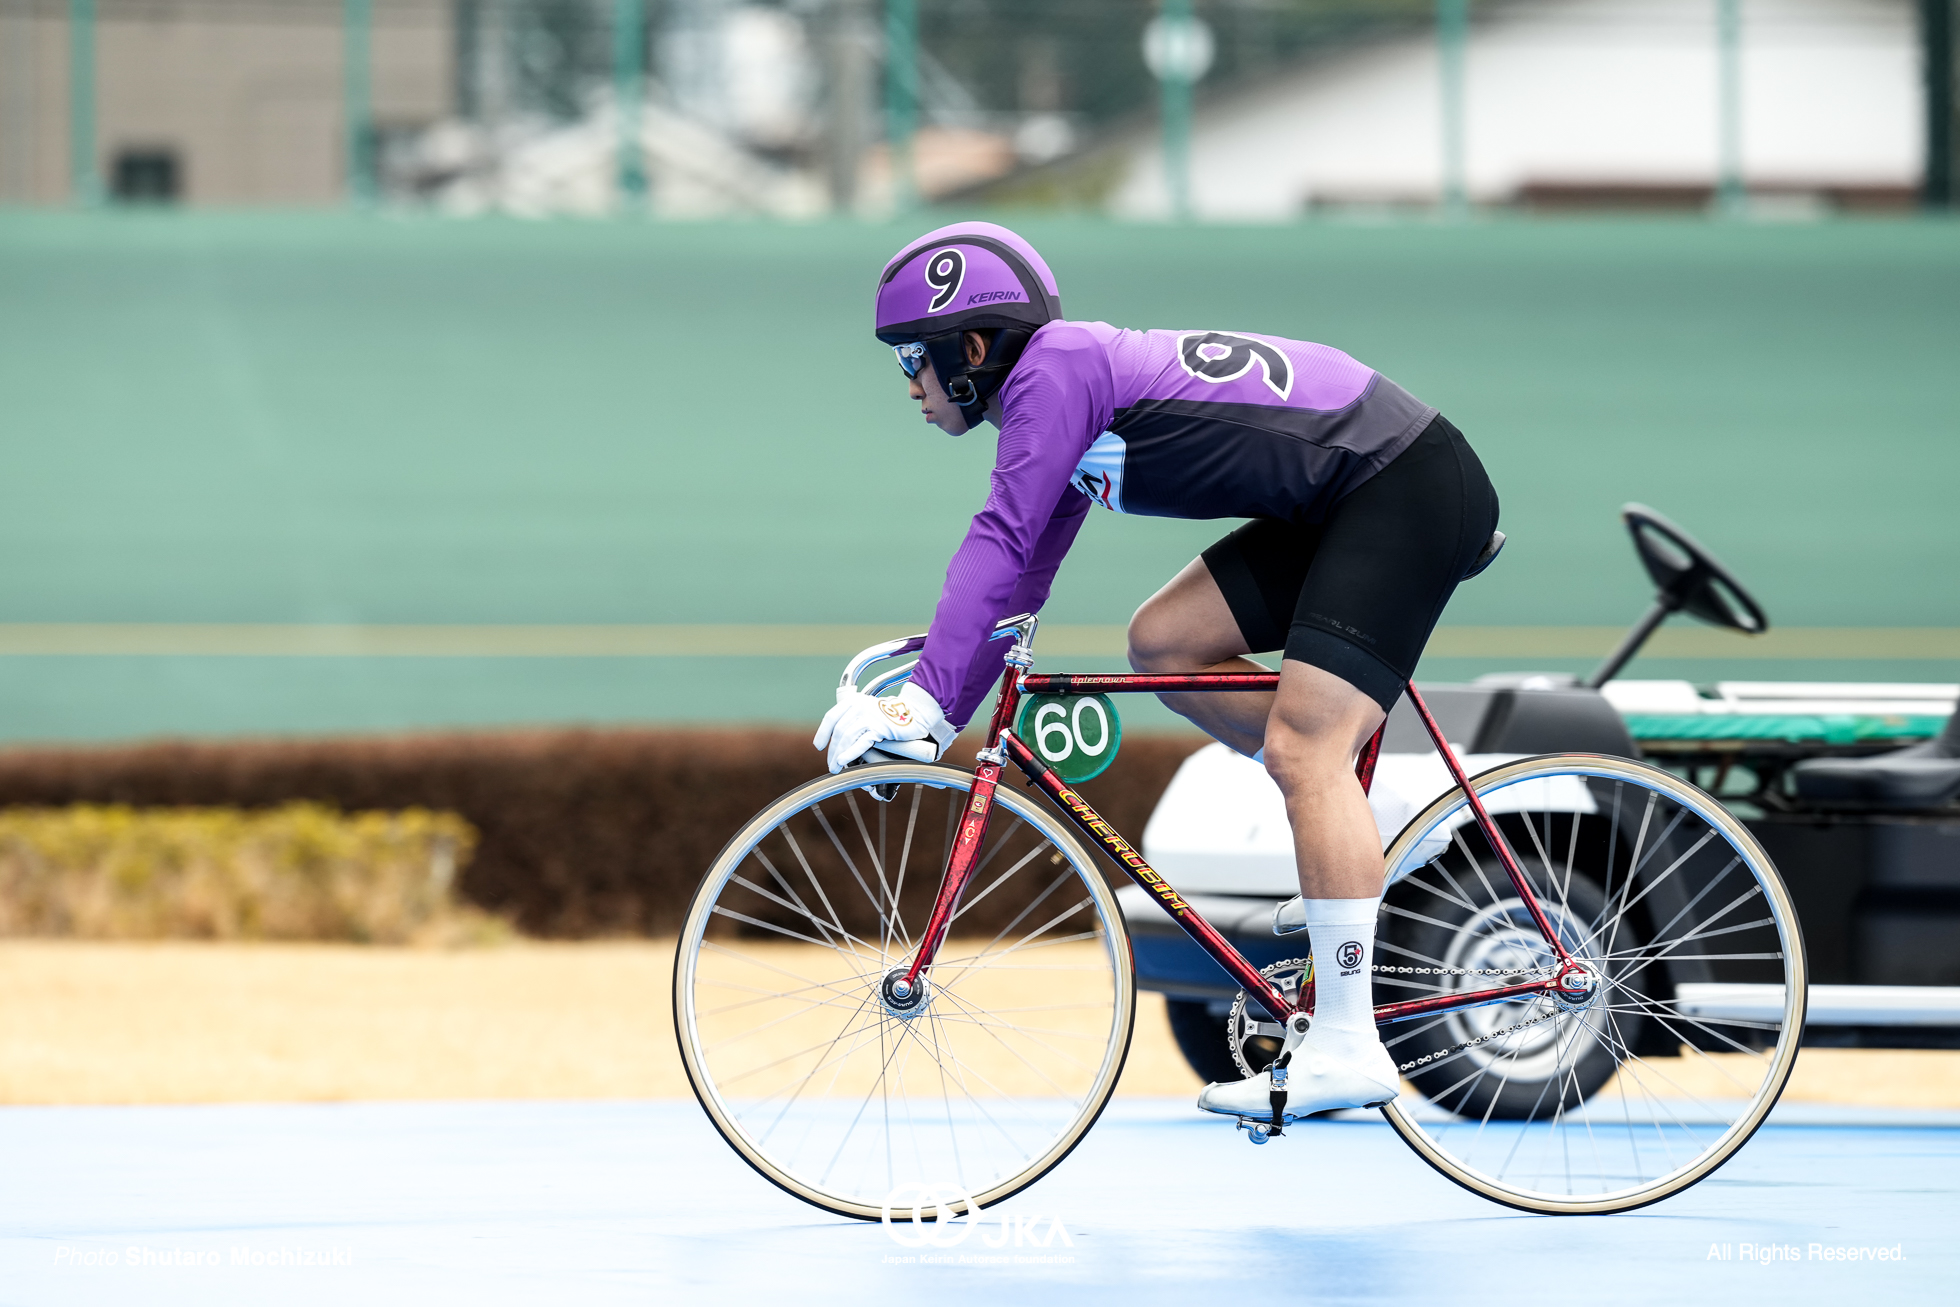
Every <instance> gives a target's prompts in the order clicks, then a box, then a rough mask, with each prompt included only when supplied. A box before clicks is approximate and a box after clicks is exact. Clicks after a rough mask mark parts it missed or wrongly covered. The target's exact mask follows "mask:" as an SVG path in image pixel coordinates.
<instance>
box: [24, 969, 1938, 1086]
mask: <svg viewBox="0 0 1960 1307" xmlns="http://www.w3.org/2000/svg"><path fill="white" fill-rule="evenodd" d="M672 967H673V949H672V945H671V944H667V943H662V942H656V941H622V942H617V943H580V944H544V943H530V942H525V943H516V944H509V945H504V946H497V947H486V948H476V949H460V950H453V951H439V950H417V949H397V948H373V947H362V946H358V945H312V944H277V945H270V944H268V945H254V944H193V943H164V944H97V943H78V942H66V941H60V942H57V941H38V940H36V941H24V940H10V941H6V942H4V943H0V1103H218V1102H277V1101H323V1100H324V1101H331V1100H342V1099H464V1098H547V1099H549V1098H645V1097H681V1096H685V1095H686V1094H687V1093H688V1088H687V1082H686V1079H685V1077H684V1076H683V1074H682V1071H681V1066H680V1060H679V1057H678V1055H677V1054H676V1052H675V1047H674V1037H673V1031H672V1026H671V1021H670V1018H669V1016H668V986H669V983H670V977H671V974H672ZM1140 998H1141V1001H1140V1003H1139V1005H1138V1011H1137V1027H1136V1040H1135V1043H1134V1045H1133V1046H1132V1049H1131V1053H1130V1059H1129V1063H1128V1065H1127V1067H1126V1068H1125V1070H1124V1073H1123V1079H1122V1082H1121V1084H1120V1086H1119V1089H1118V1092H1119V1093H1124V1094H1133V1095H1165V1094H1168V1095H1177V1096H1181V1095H1185V1094H1195V1093H1196V1091H1197V1090H1198V1088H1199V1081H1198V1079H1197V1077H1196V1076H1194V1075H1193V1074H1192V1073H1191V1072H1190V1071H1189V1069H1187V1068H1186V1067H1185V1065H1184V1062H1183V1059H1182V1058H1181V1057H1180V1056H1179V1055H1178V1052H1177V1049H1176V1047H1175V1045H1173V1044H1172V1042H1171V1038H1170V1031H1169V1029H1168V1027H1167V1025H1166V1023H1165V1019H1164V1013H1163V1003H1162V1000H1161V999H1160V998H1158V997H1157V996H1156V995H1154V994H1144V995H1141V996H1140ZM1682 1087H1683V1088H1691V1086H1689V1085H1687V1084H1686V1083H1685V1082H1684V1083H1683V1086H1682ZM1786 1096H1787V1097H1789V1098H1791V1099H1795V1100H1802V1101H1811V1102H1835V1103H1858V1104H1867V1105H1873V1106H1896V1107H1960V1052H1954V1053H1949V1052H1916V1051H1912V1052H1890V1051H1885V1052H1875V1051H1852V1050H1838V1049H1814V1050H1810V1051H1807V1052H1805V1053H1804V1054H1803V1056H1802V1057H1801V1058H1800V1059H1799V1060H1798V1063H1797V1070H1796V1075H1795V1077H1794V1078H1793V1079H1792V1081H1791V1085H1790V1088H1789V1090H1788V1091H1787V1094H1786Z"/></svg>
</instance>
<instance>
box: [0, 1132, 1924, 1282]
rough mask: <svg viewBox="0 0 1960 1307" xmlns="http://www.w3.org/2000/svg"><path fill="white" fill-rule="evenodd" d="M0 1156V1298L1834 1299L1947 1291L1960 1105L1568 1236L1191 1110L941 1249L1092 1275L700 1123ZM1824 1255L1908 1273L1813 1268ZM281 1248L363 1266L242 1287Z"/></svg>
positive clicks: (127, 1146) (90, 1139) (168, 1137)
mask: <svg viewBox="0 0 1960 1307" xmlns="http://www.w3.org/2000/svg"><path fill="white" fill-rule="evenodd" d="M0 1156H4V1157H5V1158H6V1173H7V1184H6V1185H5V1187H4V1190H0V1231H4V1235H3V1236H0V1303H4V1304H55V1303H59V1304H63V1307H84V1305H86V1304H96V1303H103V1304H117V1305H118V1307H122V1305H123V1304H138V1303H145V1304H146V1303H186V1304H209V1303H233V1302H240V1303H270V1302H278V1303H281V1304H310V1303H332V1304H336V1305H338V1304H348V1303H363V1304H369V1303H417V1304H422V1303H429V1304H442V1303H468V1304H471V1307H493V1305H496V1304H504V1303H552V1304H586V1303H615V1302H617V1303H634V1304H648V1303H656V1302H657V1303H663V1304H664V1303H676V1302H686V1303H693V1302H703V1303H705V1302H726V1301H728V1300H729V1298H728V1295H729V1293H730V1291H739V1290H743V1289H747V1290H751V1291H760V1296H758V1297H756V1298H753V1299H751V1301H756V1302H760V1303H766V1304H771V1305H772V1307H773V1305H774V1304H778V1303H793V1304H798V1307H801V1304H809V1303H833V1302H834V1303H852V1304H865V1303H880V1302H886V1303H888V1302H896V1301H908V1300H909V1301H919V1302H927V1303H955V1302H956V1303H972V1302H1013V1303H1016V1304H1017V1305H1019V1304H1036V1303H1041V1302H1045V1301H1067V1302H1069V1303H1071V1304H1076V1303H1088V1302H1123V1303H1180V1304H1181V1303H1190V1302H1198V1301H1217V1300H1218V1294H1219V1293H1220V1292H1221V1291H1224V1292H1230V1293H1235V1294H1238V1295H1245V1294H1248V1293H1251V1294H1259V1293H1262V1292H1272V1293H1276V1294H1278V1295H1279V1296H1280V1298H1281V1299H1283V1300H1284V1301H1288V1302H1301V1301H1308V1302H1314V1303H1321V1302H1328V1303H1349V1302H1354V1303H1376V1302H1412V1303H1413V1302H1420V1303H1425V1304H1427V1303H1462V1302H1498V1301H1502V1302H1505V1303H1519V1302H1564V1301H1574V1302H1578V1303H1582V1304H1584V1303H1600V1302H1643V1303H1649V1302H1651V1303H1662V1302H1683V1301H1685V1302H1717V1301H1719V1302H1724V1303H1728V1302H1776V1303H1779V1304H1783V1303H1802V1302H1830V1303H1833V1304H1843V1303H1845V1302H1846V1301H1847V1300H1849V1301H1853V1302H1857V1301H1865V1300H1869V1301H1883V1302H1888V1303H1889V1302H1901V1303H1923V1302H1934V1301H1952V1300H1953V1293H1954V1290H1955V1288H1956V1287H1960V1255H1957V1254H1956V1251H1955V1248H1954V1239H1953V1231H1954V1212H1955V1204H1954V1197H1955V1192H1956V1188H1960V1165H1957V1164H1960V1113H1937V1114H1917V1115H1909V1114H1900V1113H1894V1114H1887V1113H1875V1112H1863V1113H1858V1112H1831V1111H1820V1110H1818V1109H1814V1108H1813V1109H1790V1110H1787V1111H1785V1112H1781V1113H1779V1115H1778V1117H1777V1118H1775V1119H1774V1120H1773V1122H1772V1124H1771V1125H1769V1126H1768V1127H1766V1128H1765V1129H1764V1130H1763V1131H1762V1132H1761V1133H1760V1134H1759V1135H1758V1136H1757V1137H1756V1139H1755V1140H1753V1141H1752V1142H1751V1143H1750V1144H1749V1145H1748V1147H1746V1148H1745V1149H1744V1150H1743V1151H1742V1153H1741V1154H1740V1155H1739V1156H1738V1157H1737V1158H1736V1160H1734V1161H1732V1162H1731V1163H1730V1164H1729V1165H1728V1166H1727V1167H1725V1168H1724V1169H1723V1170H1721V1171H1720V1172H1718V1173H1717V1174H1716V1175H1715V1176H1714V1177H1713V1178H1711V1179H1709V1180H1707V1181H1705V1182H1703V1183H1702V1184H1701V1185H1699V1186H1697V1187H1696V1188H1694V1189H1691V1190H1689V1191H1688V1192H1687V1193H1685V1194H1683V1195H1681V1196H1679V1197H1676V1198H1674V1199H1671V1200H1669V1201H1667V1202H1664V1203H1661V1204H1659V1205H1657V1206H1654V1207H1650V1208H1647V1209H1644V1210H1642V1211H1639V1212H1635V1213H1631V1214H1628V1215H1625V1216H1617V1217H1576V1218H1557V1219H1553V1218H1544V1217H1532V1216H1525V1215H1521V1214H1518V1213H1514V1212H1511V1211H1508V1210H1506V1209H1503V1208H1499V1207H1494V1206H1492V1205H1490V1204H1488V1203H1485V1202H1483V1201H1481V1200H1479V1199H1477V1198H1475V1197H1473V1196H1471V1195H1469V1194H1467V1193H1464V1192H1462V1191H1460V1190H1458V1189H1456V1188H1455V1187H1454V1186H1452V1185H1450V1184H1448V1183H1446V1182H1445V1181H1443V1180H1442V1179H1441V1178H1440V1177H1438V1176H1436V1175H1435V1174H1434V1173H1432V1172H1430V1171H1429V1170H1428V1169H1427V1168H1425V1167H1424V1166H1423V1165H1422V1163H1421V1162H1419V1161H1418V1160H1417V1159H1416V1157H1415V1156H1414V1155H1413V1154H1412V1153H1410V1152H1409V1151H1408V1149H1406V1148H1405V1147H1403V1146H1402V1144H1401V1143H1400V1142H1399V1141H1398V1140H1397V1139H1396V1138H1395V1137H1394V1135H1393V1134H1392V1133H1390V1131H1389V1130H1388V1129H1387V1127H1385V1126H1383V1125H1380V1124H1377V1123H1344V1124H1315V1125H1313V1126H1311V1127H1304V1128H1300V1129H1298V1130H1297V1132H1296V1133H1295V1134H1290V1135H1289V1136H1288V1137H1287V1138H1285V1139H1282V1140H1280V1141H1276V1142H1275V1143H1273V1144H1272V1145H1269V1146H1268V1147H1265V1148H1262V1149H1254V1148H1250V1147H1248V1146H1247V1145H1246V1144H1245V1143H1244V1142H1242V1140H1241V1139H1240V1138H1237V1137H1235V1136H1234V1132H1233V1131H1232V1129H1231V1128H1230V1127H1229V1125H1226V1124H1224V1123H1221V1122H1217V1121H1212V1120H1206V1119H1199V1118H1198V1117H1196V1116H1195V1115H1194V1114H1193V1113H1192V1112H1191V1110H1190V1109H1189V1108H1188V1106H1187V1105H1185V1104H1183V1103H1181V1102H1179V1103H1167V1102H1156V1101H1149V1100H1129V1101H1121V1102H1119V1103H1118V1104H1117V1105H1116V1106H1114V1107H1113V1108H1112V1109H1111V1110H1110V1112H1109V1114H1108V1115H1107V1116H1106V1117H1105V1118H1104V1120H1103V1121H1102V1123H1101V1124H1099V1125H1098V1126H1097V1128H1096V1129H1095V1131H1094V1132H1092V1133H1091V1135H1090V1136H1089V1138H1088V1140H1087V1141H1086V1142H1085V1143H1084V1144H1083V1145H1082V1147H1081V1148H1079V1149H1078V1150H1077V1151H1076V1153H1075V1154H1074V1155H1073V1156H1072V1157H1071V1158H1069V1159H1068V1160H1067V1161H1066V1162H1065V1163H1063V1165H1062V1166H1061V1167H1060V1168H1059V1169H1058V1170H1056V1171H1055V1172H1054V1173H1053V1174H1051V1175H1050V1176H1049V1178H1048V1179H1046V1180H1044V1181H1043V1182H1042V1183H1041V1184H1039V1185H1036V1186H1035V1187H1034V1188H1033V1189H1031V1190H1029V1191H1027V1192H1026V1193H1024V1194H1023V1195H1021V1196H1020V1197H1018V1198H1016V1199H1014V1200H1011V1201H1009V1202H1007V1203H1005V1204H1002V1205H1001V1207H1000V1208H999V1209H998V1210H999V1211H1000V1212H1002V1213H1005V1214H1007V1215H1008V1216H1010V1217H1016V1218H1032V1217H1039V1219H1038V1220H1030V1221H1027V1222H1026V1224H1027V1225H1028V1226H1029V1227H1030V1228H1031V1229H1032V1230H1033V1231H1034V1232H1036V1233H1037V1234H1038V1235H1039V1236H1050V1237H1051V1238H1052V1242H1050V1243H1049V1244H1048V1246H1047V1247H1045V1248H1044V1247H1031V1246H1026V1245H1024V1246H1023V1247H1021V1248H1019V1249H1016V1248H1015V1246H1014V1244H1013V1241H1012V1240H1011V1239H1008V1240H1006V1241H1005V1242H1004V1243H1003V1246H1002V1247H1001V1248H1000V1249H998V1250H989V1249H987V1248H985V1247H984V1246H982V1245H981V1238H982V1236H991V1237H994V1238H996V1239H999V1238H1001V1237H1002V1236H1001V1235H1000V1234H999V1233H997V1232H996V1231H995V1230H992V1229H986V1228H983V1230H982V1231H981V1232H980V1233H979V1234H976V1235H974V1236H973V1237H971V1238H969V1239H968V1240H967V1241H966V1243H965V1244H963V1245H962V1246H961V1247H959V1248H957V1249H953V1250H950V1251H949V1252H947V1253H945V1254H942V1255H944V1256H949V1257H958V1256H960V1255H961V1254H967V1255H969V1256H991V1257H1008V1258H1012V1257H1014V1256H1015V1255H1017V1253H1018V1255H1019V1256H1021V1257H1023V1258H1028V1259H1031V1258H1038V1257H1048V1258H1057V1257H1059V1258H1073V1260H1072V1261H1048V1262H1034V1261H1023V1262H1022V1263H1020V1264H1015V1263H1013V1262H1011V1261H1010V1262H1008V1263H1005V1264H971V1263H969V1264H965V1265H961V1264H957V1263H955V1264H937V1263H935V1264H923V1263H917V1262H914V1263H910V1264H908V1263H906V1262H904V1261H895V1260H892V1259H902V1258H905V1257H908V1256H910V1257H916V1256H918V1255H919V1252H918V1250H909V1249H905V1248H901V1247H899V1246H898V1245H897V1244H895V1243H894V1242H893V1240H892V1238H891V1237H890V1236H889V1235H888V1234H887V1232H886V1231H885V1230H884V1229H882V1228H881V1227H879V1226H878V1225H875V1224H874V1225H865V1224H859V1223H857V1222H850V1221H840V1220H835V1219H832V1218H830V1217H828V1216H826V1215H824V1214H822V1213H820V1212H817V1211H816V1210H814V1209H812V1208H809V1207H805V1206H804V1205H802V1204H801V1203H798V1202H796V1201H795V1200H793V1199H791V1198H788V1197H786V1196H785V1195H783V1194H781V1193H779V1192H778V1191H776V1190H775V1189H773V1188H772V1187H770V1186H769V1185H767V1184H765V1183H764V1182H763V1181H761V1180H760V1179H758V1178H757V1177H756V1176H755V1175H754V1174H753V1173H751V1172H750V1171H749V1170H748V1169H747V1168H746V1167H744V1166H743V1165H742V1164H741V1163H740V1162H739V1161H738V1160H737V1158H736V1157H735V1155H734V1154H733V1153H731V1152H730V1151H729V1150H728V1149H727V1148H726V1147H725V1146H724V1145H723V1144H722V1143H721V1141H720V1140H719V1139H718V1138H717V1137H716V1136H715V1135H714V1133H713V1132H712V1130H711V1129H710V1128H709V1126H708V1125H707V1123H706V1121H705V1119H704V1118H703V1117H702V1116H701V1114H700V1113H699V1112H698V1111H697V1110H696V1108H695V1107H694V1105H693V1104H692V1103H679V1102H657V1103H563V1104H561V1103H497V1104H413V1105H406V1104H358V1105H318V1106H316V1105H307V1106H278V1107H175V1108H12V1109H8V1110H6V1111H5V1112H0ZM1247 1213H1251V1215H1250V1216H1248V1215H1247ZM1057 1218H1058V1219H1059V1220H1060V1222H1061V1224H1062V1225H1063V1227H1064V1228H1065V1229H1066V1231H1067V1233H1068V1237H1069V1239H1071V1240H1072V1241H1073V1243H1072V1246H1065V1245H1064V1243H1063V1241H1062V1239H1061V1238H1060V1237H1058V1236H1051V1235H1050V1232H1051V1229H1052V1226H1053V1224H1054V1221H1055V1220H1056V1219H1057ZM1813 1243H1815V1244H1819V1245H1822V1246H1828V1247H1841V1246H1847V1245H1849V1246H1858V1245H1870V1246H1884V1247H1888V1248H1890V1247H1894V1246H1896V1247H1899V1248H1901V1249H1902V1250H1903V1252H1904V1254H1905V1260H1904V1261H1903V1262H1897V1263H1894V1262H1890V1261H1887V1262H1878V1263H1872V1262H1863V1263H1857V1264H1850V1263H1837V1262H1826V1261H1820V1260H1812V1259H1811V1258H1810V1257H1809V1256H1808V1251H1809V1245H1811V1244H1813ZM1745 1245H1748V1246H1757V1245H1776V1246H1779V1247H1785V1246H1788V1247H1793V1248H1795V1249H1796V1254H1795V1255H1796V1257H1797V1260H1795V1261H1793V1262H1782V1261H1772V1262H1769V1263H1760V1262H1757V1261H1754V1260H1749V1259H1748V1258H1747V1254H1746V1251H1745ZM1711 1246H1715V1247H1718V1248H1719V1247H1724V1246H1725V1247H1727V1248H1728V1250H1729V1252H1730V1255H1731V1256H1730V1260H1726V1261H1722V1260H1711V1257H1710V1253H1711ZM64 1250H66V1251H64ZM132 1250H134V1256H135V1258H136V1260H137V1262H138V1264H136V1265H130V1264H129V1262H130V1260H131V1257H132ZM146 1250H147V1253H148V1255H149V1257H150V1258H151V1259H152V1260H153V1261H158V1262H168V1261H169V1260H170V1259H171V1258H172V1257H173V1256H175V1257H177V1258H178V1259H179V1260H195V1259H198V1258H202V1259H203V1260H204V1261H205V1262H206V1263H208V1262H209V1261H210V1260H212V1259H214V1258H215V1260H216V1261H217V1263H218V1264H217V1265H210V1264H197V1265H168V1264H162V1265H143V1264H141V1262H142V1259H143V1257H144V1254H145V1251H146ZM234 1250H243V1251H244V1252H245V1254H246V1256H247V1260H248V1264H246V1265H233V1264H232V1263H233V1256H234ZM282 1250H283V1251H284V1252H286V1253H299V1254H304V1253H312V1254H314V1255H315V1256H316V1257H320V1256H324V1257H326V1258H327V1259H329V1260H331V1259H333V1258H335V1257H339V1258H342V1259H344V1262H345V1264H341V1265H327V1266H306V1265H296V1266H278V1265H261V1266H254V1265H250V1264H249V1261H250V1259H251V1258H252V1257H253V1256H256V1257H257V1258H259V1259H260V1260H265V1261H274V1262H276V1261H277V1260H278V1258H279V1257H280V1256H281V1255H282ZM926 1251H930V1250H926ZM108 1254H115V1256H116V1264H113V1265H103V1264H99V1263H101V1262H103V1261H105V1260H107V1255H108ZM90 1260H93V1261H95V1262H97V1263H98V1264H95V1265H89V1264H85V1263H87V1262H89V1261H90ZM901 1295H906V1297H904V1298H901ZM1867 1296H1869V1298H1868V1297H1867ZM1253 1301H1256V1299H1253Z"/></svg>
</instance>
